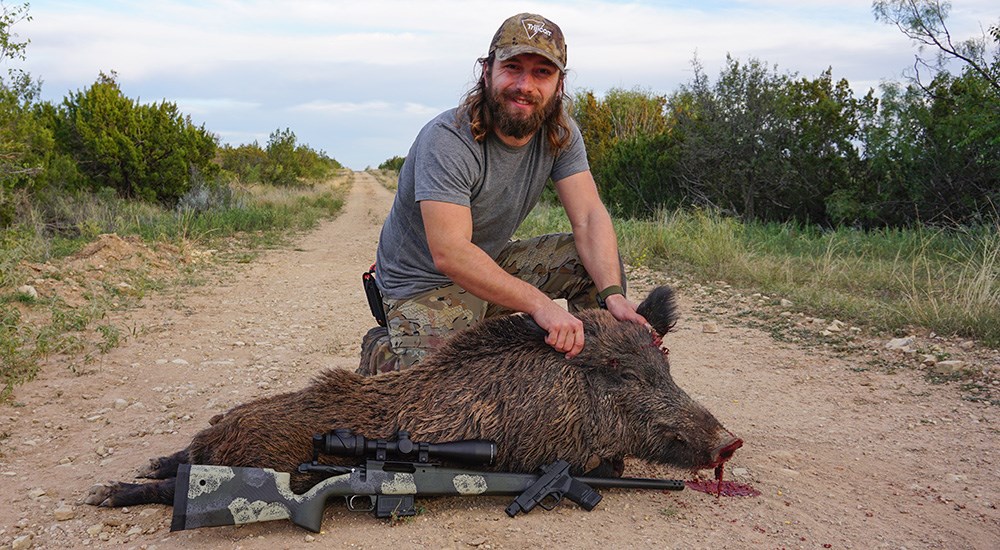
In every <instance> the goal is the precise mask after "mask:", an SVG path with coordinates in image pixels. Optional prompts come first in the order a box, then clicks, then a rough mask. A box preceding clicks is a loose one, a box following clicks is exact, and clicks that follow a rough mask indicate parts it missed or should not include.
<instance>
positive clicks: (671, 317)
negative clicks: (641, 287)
mask: <svg viewBox="0 0 1000 550" xmlns="http://www.w3.org/2000/svg"><path fill="white" fill-rule="evenodd" d="M636 311H637V312H638V313H639V315H642V316H643V317H645V318H646V320H647V321H649V324H650V325H652V326H653V329H655V330H656V332H657V333H659V334H660V335H664V334H666V333H667V332H669V331H670V329H672V328H674V324H675V323H677V303H676V300H675V299H674V289H672V288H670V287H669V286H660V287H656V288H654V289H653V291H652V292H650V293H649V296H646V299H645V300H643V301H642V303H641V304H639V307H638V309H637V310H636Z"/></svg>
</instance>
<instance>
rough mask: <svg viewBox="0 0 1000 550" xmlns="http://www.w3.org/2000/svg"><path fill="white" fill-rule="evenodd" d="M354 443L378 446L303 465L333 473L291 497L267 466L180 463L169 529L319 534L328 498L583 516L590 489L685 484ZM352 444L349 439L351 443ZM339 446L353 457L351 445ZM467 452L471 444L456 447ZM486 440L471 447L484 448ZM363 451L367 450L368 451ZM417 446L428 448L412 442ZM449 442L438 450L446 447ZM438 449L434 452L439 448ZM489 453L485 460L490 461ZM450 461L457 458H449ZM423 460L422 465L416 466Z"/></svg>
mask: <svg viewBox="0 0 1000 550" xmlns="http://www.w3.org/2000/svg"><path fill="white" fill-rule="evenodd" d="M334 433H337V434H338V436H337V437H335V438H334V439H336V440H337V444H338V445H339V444H341V443H343V439H344V437H343V436H345V432H344V431H341V430H337V431H336V432H331V433H330V434H327V435H326V436H317V437H316V438H314V448H317V447H319V446H320V445H319V444H318V443H316V442H317V441H318V440H319V438H321V437H326V438H330V437H331V436H332V435H333V434H334ZM346 435H348V436H350V437H352V438H357V439H358V440H359V443H360V446H361V447H362V448H363V450H362V451H361V452H367V451H366V450H365V449H370V448H376V449H378V448H379V446H380V445H381V449H382V451H383V452H376V456H377V458H380V459H375V460H372V459H369V460H366V461H365V463H364V465H363V466H356V467H353V468H347V467H342V466H327V465H321V464H318V462H317V461H316V460H315V458H316V457H315V456H314V460H313V462H312V463H307V464H303V465H302V466H300V467H299V470H300V471H303V472H305V471H313V472H323V473H328V474H331V477H328V478H326V479H324V480H323V481H321V482H319V483H317V484H316V485H314V486H313V487H312V488H310V489H309V490H308V491H306V492H305V493H302V494H296V493H294V492H293V491H292V489H291V486H290V474H288V473H286V472H276V471H274V470H272V469H269V468H238V467H229V466H201V465H187V464H185V465H182V466H181V467H180V468H179V469H178V472H177V484H176V488H175V492H174V514H173V522H172V523H171V526H170V530H171V531H179V530H183V529H195V528H198V527H213V526H220V525H239V524H244V523H253V522H259V521H272V520H280V519H290V520H291V521H292V523H294V524H295V525H298V526H300V527H304V528H306V529H308V530H310V531H313V532H319V530H320V527H321V524H322V520H323V510H324V508H325V506H326V502H327V500H328V499H330V498H331V497H344V498H345V499H346V501H347V506H348V508H349V509H350V510H352V511H371V512H373V513H374V514H375V516H376V517H380V518H388V517H403V516H412V515H414V514H416V509H415V507H414V505H413V499H414V497H415V496H418V495H420V496H462V495H465V496H470V495H508V496H509V495H519V496H518V499H517V500H516V501H515V502H514V503H512V504H511V506H510V507H508V509H507V513H508V514H509V515H511V516H514V515H516V513H517V512H520V511H524V512H528V511H530V510H531V509H532V508H533V507H534V506H535V505H536V504H540V505H541V506H542V507H543V508H545V509H551V508H552V507H553V506H555V505H556V504H558V503H559V502H560V501H561V500H562V499H563V498H569V499H570V500H572V501H573V502H576V503H577V504H579V505H580V506H581V507H582V508H584V509H585V510H591V509H593V507H594V506H596V505H597V503H598V502H599V501H600V500H601V496H600V495H599V494H598V493H596V492H595V491H593V490H592V487H598V488H600V487H620V488H643V489H667V490H680V489H683V488H684V483H683V482H681V481H677V480H658V479H635V478H585V477H572V476H570V475H569V465H568V464H567V463H566V462H565V461H561V460H560V461H556V462H555V463H553V464H550V465H548V466H545V467H543V468H542V469H541V471H540V473H538V474H522V473H509V472H481V471H472V470H463V469H457V468H445V467H441V466H438V465H436V464H432V463H429V462H427V460H429V453H418V454H419V458H418V461H417V462H409V461H395V460H385V459H384V455H385V454H386V453H385V452H384V451H385V450H386V443H388V447H389V451H390V452H392V451H393V450H394V449H395V452H396V453H397V454H407V453H408V452H409V451H406V452H402V451H400V450H399V448H400V447H402V448H403V449H406V448H409V445H410V442H409V440H408V438H407V436H406V434H405V432H399V433H398V434H397V438H398V439H397V441H396V442H391V441H390V442H386V441H384V440H378V441H375V442H373V441H366V440H364V438H362V437H361V436H351V435H350V434H349V432H346ZM349 442H350V441H349ZM350 443H351V445H349V446H347V447H338V449H340V451H342V452H341V453H338V454H346V452H343V451H344V449H348V450H349V451H350V452H351V453H355V452H357V451H356V449H355V445H354V442H350ZM454 443H459V444H461V445H460V446H462V445H465V446H467V444H468V443H469V442H454ZM483 443H489V442H477V444H483ZM366 445H367V447H366ZM414 445H420V446H421V447H424V446H426V445H427V444H414ZM448 445H450V444H449V443H445V444H441V446H444V447H445V448H447V446H448ZM490 445H492V444H490ZM438 447H439V448H440V446H438ZM492 454H493V452H492V450H491V451H490V455H492ZM452 458H453V459H454V458H455V457H452ZM419 459H422V460H419Z"/></svg>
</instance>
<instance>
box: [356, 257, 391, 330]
mask: <svg viewBox="0 0 1000 550" xmlns="http://www.w3.org/2000/svg"><path fill="white" fill-rule="evenodd" d="M361 283H362V284H363V285H364V287H365V297H367V298H368V308H369V309H371V311H372V316H373V317H375V321H376V322H378V326H380V327H384V326H386V320H385V308H383V307H382V293H381V292H379V290H378V285H377V284H375V264H372V266H371V267H370V268H368V271H365V272H364V273H362V274H361Z"/></svg>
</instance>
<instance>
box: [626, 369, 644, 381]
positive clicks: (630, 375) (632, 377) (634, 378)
mask: <svg viewBox="0 0 1000 550" xmlns="http://www.w3.org/2000/svg"><path fill="white" fill-rule="evenodd" d="M622 380H625V381H627V382H638V381H639V380H640V378H639V375H638V374H636V373H635V372H634V371H630V370H625V371H622Z"/></svg>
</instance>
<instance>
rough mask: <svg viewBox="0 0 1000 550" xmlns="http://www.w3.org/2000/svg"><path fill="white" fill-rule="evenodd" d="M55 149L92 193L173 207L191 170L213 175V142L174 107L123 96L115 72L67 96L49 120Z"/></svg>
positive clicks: (184, 186) (207, 134)
mask: <svg viewBox="0 0 1000 550" xmlns="http://www.w3.org/2000/svg"><path fill="white" fill-rule="evenodd" d="M53 122H54V125H55V128H54V130H55V131H54V133H55V136H56V141H57V144H58V147H59V149H60V150H61V151H62V152H65V153H66V154H68V155H70V156H72V158H73V159H74V160H75V161H76V164H77V166H78V167H79V169H80V171H81V172H82V173H83V174H84V175H85V176H86V177H87V179H88V182H89V184H90V186H91V187H93V188H100V187H110V188H112V189H115V190H116V191H117V192H118V194H119V195H121V196H123V197H126V198H139V199H143V200H155V201H157V202H160V203H163V204H166V205H173V204H176V202H177V200H178V199H180V197H182V196H183V195H184V194H185V193H186V192H187V191H188V188H189V187H190V185H191V179H190V174H191V173H192V170H196V171H198V172H200V173H203V174H206V175H208V174H213V173H214V172H215V171H216V168H214V167H213V165H212V164H211V163H210V162H211V160H212V158H213V157H214V156H215V149H216V142H215V137H214V136H213V135H211V134H210V133H209V132H208V131H207V130H205V128H204V126H201V127H198V126H195V125H194V124H193V123H192V122H191V119H190V118H189V117H187V116H185V115H183V114H181V113H180V111H179V110H178V109H177V105H175V104H173V103H170V102H167V101H163V102H161V103H158V104H140V103H138V102H137V101H135V100H132V99H130V98H128V97H125V95H124V94H122V91H121V89H120V88H119V86H118V83H117V82H116V80H115V75H114V73H112V74H111V76H108V75H105V74H103V73H102V74H101V75H100V77H99V78H98V80H97V82H95V83H94V84H93V85H92V86H91V87H90V88H88V89H86V90H84V91H78V92H76V93H73V94H71V95H69V96H68V97H67V98H66V99H65V100H64V101H63V104H62V106H61V107H60V108H59V109H58V111H57V112H56V113H55V116H54V117H53Z"/></svg>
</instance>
